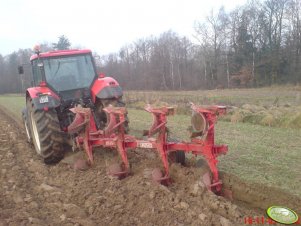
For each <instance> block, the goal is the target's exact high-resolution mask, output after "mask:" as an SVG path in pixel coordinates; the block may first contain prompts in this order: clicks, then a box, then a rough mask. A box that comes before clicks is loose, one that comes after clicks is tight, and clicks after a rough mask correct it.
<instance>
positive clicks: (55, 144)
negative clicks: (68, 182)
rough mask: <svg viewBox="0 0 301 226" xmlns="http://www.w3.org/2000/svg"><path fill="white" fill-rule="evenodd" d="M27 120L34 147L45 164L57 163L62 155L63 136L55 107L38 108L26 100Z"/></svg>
mask: <svg viewBox="0 0 301 226" xmlns="http://www.w3.org/2000/svg"><path fill="white" fill-rule="evenodd" d="M27 109H28V122H29V125H30V126H29V127H30V131H31V137H32V141H33V145H34V148H35V150H36V152H37V153H38V155H40V156H41V157H42V158H43V159H44V163H45V164H54V163H58V162H59V161H60V160H61V159H62V158H63V157H64V149H63V142H64V140H63V136H62V131H61V128H60V124H59V120H58V117H57V113H56V111H55V109H49V110H48V111H44V110H38V109H36V108H35V106H34V105H33V103H32V102H31V101H28V102H27Z"/></svg>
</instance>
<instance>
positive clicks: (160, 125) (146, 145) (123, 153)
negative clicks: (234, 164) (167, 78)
mask: <svg viewBox="0 0 301 226" xmlns="http://www.w3.org/2000/svg"><path fill="white" fill-rule="evenodd" d="M191 108H192V110H193V111H194V112H196V113H198V114H202V115H203V116H204V118H205V120H206V123H208V129H207V131H206V132H205V134H204V135H203V137H201V138H192V139H191V142H168V141H167V128H166V124H167V116H168V115H173V114H174V109H173V108H168V107H163V108H157V109H156V108H152V107H151V106H147V107H146V109H145V110H146V111H148V112H150V113H151V114H152V115H153V125H152V126H151V128H150V129H149V130H148V131H146V134H145V135H148V139H147V140H137V139H136V138H135V137H133V136H129V135H126V134H125V132H124V126H123V125H124V122H125V114H126V109H125V108H114V107H108V108H105V109H104V110H105V111H106V112H107V113H108V115H109V117H110V120H109V125H108V126H107V127H106V129H105V130H98V131H96V128H95V122H94V117H93V116H92V114H91V110H90V109H88V108H81V107H77V108H74V109H72V111H73V112H74V113H76V118H82V119H81V120H74V122H73V123H71V125H70V126H69V127H68V132H70V133H75V132H77V131H80V130H81V131H82V132H81V133H80V134H79V136H78V137H77V138H76V143H77V144H78V146H83V148H84V150H85V152H86V154H87V156H88V160H89V163H90V164H93V147H96V146H102V147H110V148H116V149H117V151H118V152H119V154H120V157H121V159H122V162H123V169H122V171H121V172H117V173H116V176H118V177H119V176H121V175H122V176H126V175H128V174H129V170H130V167H129V161H128V158H127V151H128V150H129V149H135V148H143V149H147V150H151V149H153V150H156V151H157V152H158V154H159V156H160V158H161V160H162V163H163V167H164V171H165V174H164V175H162V177H161V178H157V181H158V182H160V183H163V184H169V183H170V182H171V181H170V176H169V163H168V154H169V153H170V152H174V151H179V150H182V151H184V152H191V153H192V154H194V155H202V156H204V158H205V159H206V161H207V163H208V165H209V167H210V170H211V173H212V176H213V178H212V179H210V177H208V178H207V180H209V182H210V183H209V184H206V185H207V188H208V189H209V190H211V191H213V192H215V193H219V194H220V193H221V189H222V182H221V181H220V179H219V175H218V170H217V163H218V160H217V157H218V156H219V155H221V154H226V153H227V151H228V147H227V145H215V141H214V124H215V123H216V121H217V117H218V116H219V115H222V114H225V113H226V108H225V107H223V106H210V107H199V106H196V105H194V104H191ZM155 134H157V137H154V135H155ZM210 180H211V181H210Z"/></svg>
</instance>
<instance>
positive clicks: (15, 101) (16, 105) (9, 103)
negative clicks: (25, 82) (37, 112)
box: [0, 94, 25, 120]
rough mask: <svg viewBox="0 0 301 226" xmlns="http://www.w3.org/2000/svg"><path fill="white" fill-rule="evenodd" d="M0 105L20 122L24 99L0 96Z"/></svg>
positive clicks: (21, 97) (19, 96)
mask: <svg viewBox="0 0 301 226" xmlns="http://www.w3.org/2000/svg"><path fill="white" fill-rule="evenodd" d="M0 105H1V106H3V107H5V108H6V109H7V110H8V111H9V112H10V113H11V114H12V115H13V116H14V117H16V118H18V119H19V120H21V117H22V114H21V112H22V109H23V108H24V107H25V97H24V96H21V95H18V94H10V95H5V96H3V95H0Z"/></svg>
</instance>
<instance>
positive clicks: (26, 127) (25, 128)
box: [22, 108, 33, 144]
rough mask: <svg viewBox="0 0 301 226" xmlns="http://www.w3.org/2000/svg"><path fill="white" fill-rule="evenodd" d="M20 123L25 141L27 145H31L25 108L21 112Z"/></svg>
mask: <svg viewBox="0 0 301 226" xmlns="http://www.w3.org/2000/svg"><path fill="white" fill-rule="evenodd" d="M22 122H23V125H24V130H25V134H26V141H27V143H29V144H33V143H32V136H31V131H30V127H29V121H28V111H27V108H23V110H22Z"/></svg>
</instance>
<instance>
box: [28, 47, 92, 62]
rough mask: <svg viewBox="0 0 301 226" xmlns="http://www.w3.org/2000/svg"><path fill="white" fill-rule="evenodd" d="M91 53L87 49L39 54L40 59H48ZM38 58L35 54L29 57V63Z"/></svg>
mask: <svg viewBox="0 0 301 226" xmlns="http://www.w3.org/2000/svg"><path fill="white" fill-rule="evenodd" d="M85 53H91V50H89V49H81V50H79V49H70V50H58V51H50V52H45V53H40V58H48V57H57V56H69V55H78V54H85ZM37 58H38V55H37V54H34V55H32V56H31V57H30V61H32V60H35V59H37Z"/></svg>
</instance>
